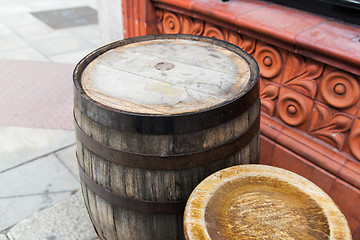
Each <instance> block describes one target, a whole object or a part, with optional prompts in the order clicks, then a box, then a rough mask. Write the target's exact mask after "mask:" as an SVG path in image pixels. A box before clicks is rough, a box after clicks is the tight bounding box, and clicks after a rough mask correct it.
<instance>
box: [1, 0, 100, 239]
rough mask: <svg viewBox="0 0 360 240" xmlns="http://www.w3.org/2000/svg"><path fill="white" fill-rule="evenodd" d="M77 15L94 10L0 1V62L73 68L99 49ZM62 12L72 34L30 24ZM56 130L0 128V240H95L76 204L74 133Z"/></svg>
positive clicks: (66, 3) (51, 1) (71, 4)
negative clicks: (43, 14) (39, 14)
mask: <svg viewBox="0 0 360 240" xmlns="http://www.w3.org/2000/svg"><path fill="white" fill-rule="evenodd" d="M78 7H85V8H89V7H90V8H92V9H95V10H96V0H32V1H28V0H11V1H8V0H0V60H2V61H3V60H4V61H6V60H9V61H11V60H19V61H24V60H26V61H32V62H34V63H36V62H53V63H68V64H72V65H75V64H76V63H77V62H78V61H79V60H80V59H81V58H82V57H84V56H85V55H86V54H88V53H89V52H91V51H93V50H94V49H96V48H98V47H99V46H100V36H99V29H98V24H96V23H94V22H90V21H89V22H86V21H87V20H86V19H85V20H84V19H81V18H80V17H81V16H76V11H75V10H71V8H74V9H75V8H78ZM62 9H70V10H67V11H65V12H66V14H70V15H71V14H73V15H72V16H71V18H72V19H71V20H72V21H74V20H75V21H77V23H78V24H76V27H75V26H74V27H73V26H72V25H71V24H70V26H69V25H67V27H63V28H61V27H59V28H56V27H51V26H50V25H47V24H46V23H45V22H44V21H42V20H41V19H39V18H37V17H35V16H34V15H36V14H34V13H36V12H48V11H50V10H55V11H57V10H59V11H60V10H62ZM74 13H75V16H74ZM66 14H65V15H66ZM54 15H56V14H54ZM58 15H59V14H58ZM60 15H61V14H60ZM50 17H52V16H51V14H50ZM78 17H79V18H78ZM88 17H89V16H88ZM88 19H92V21H94V18H93V16H91V18H90V17H89V18H88ZM58 21H66V19H65V20H61V19H60V20H58ZM74 25H75V24H74ZM58 26H66V24H65V25H62V24H59V25H58ZM4 61H3V62H2V63H4ZM19 71H21V69H19ZM69 81H71V79H69ZM0 83H1V79H0ZM6 87H7V88H11V86H6ZM7 88H6V89H7ZM6 89H5V90H2V91H6ZM20 90H21V89H20ZM20 90H19V91H20ZM22 91H26V89H23V90H22ZM71 95H72V93H71ZM16 97H19V96H16ZM9 101H11V99H9ZM24 101H26V99H24ZM21 107H22V106H21V105H20V106H18V108H19V111H21V110H22V109H21ZM40 107H41V106H40ZM0 110H2V109H1V106H0ZM5 114H6V111H5ZM33 114H36V112H34V113H33ZM70 125H71V123H70ZM61 126H62V124H59V127H58V128H57V127H54V128H35V127H31V124H27V125H26V127H24V126H18V125H17V126H15V125H11V124H8V125H3V126H0V189H1V190H2V191H1V192H0V216H1V217H0V240H33V239H34V240H35V239H45V240H67V239H69V240H71V239H74V240H75V239H76V240H82V239H84V240H87V239H89V240H93V239H96V234H95V232H94V230H93V227H92V225H91V222H90V220H89V217H88V215H87V212H86V208H85V206H84V203H83V199H82V196H81V190H80V184H79V175H78V169H77V163H76V160H75V145H74V144H75V136H74V131H73V130H64V129H62V127H61Z"/></svg>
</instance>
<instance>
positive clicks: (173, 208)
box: [78, 162, 186, 214]
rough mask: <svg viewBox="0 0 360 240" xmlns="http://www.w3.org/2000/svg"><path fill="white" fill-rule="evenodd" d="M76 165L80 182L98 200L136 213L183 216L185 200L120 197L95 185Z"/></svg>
mask: <svg viewBox="0 0 360 240" xmlns="http://www.w3.org/2000/svg"><path fill="white" fill-rule="evenodd" d="M78 165H79V172H80V177H81V180H82V181H83V183H85V185H86V186H87V188H88V189H89V190H90V191H92V192H94V193H95V194H97V195H98V196H99V197H100V198H102V199H104V200H105V201H108V202H109V203H111V204H113V205H116V206H118V207H120V208H124V209H128V210H132V211H136V212H143V213H149V214H183V212H184V209H185V205H186V200H183V201H167V202H155V201H147V200H142V199H137V198H130V197H124V196H120V195H119V194H116V193H113V192H111V191H109V190H107V189H106V188H104V187H102V186H100V185H99V184H97V183H96V182H95V181H94V180H92V179H91V178H89V176H87V175H86V173H85V171H84V170H83V169H82V167H81V166H80V164H79V162H78Z"/></svg>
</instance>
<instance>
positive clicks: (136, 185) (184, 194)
mask: <svg viewBox="0 0 360 240" xmlns="http://www.w3.org/2000/svg"><path fill="white" fill-rule="evenodd" d="M179 38H181V36H179ZM185 38H186V39H190V38H189V36H186V37H185ZM195 39H197V38H195ZM195 39H194V41H196V40H195ZM143 40H145V39H143ZM138 41H140V40H139V39H138ZM206 41H210V40H209V39H206ZM212 41H214V40H212V39H211V42H212ZM165 42H166V44H171V43H170V42H171V41H169V40H166V41H165ZM180 42H181V41H180ZM188 42H189V41H188ZM220 43H221V44H225V43H223V42H220ZM156 44H159V45H161V41H158V42H156ZM209 44H210V43H209V42H206V44H205V45H204V44H202V43H201V44H200V43H199V44H198V45H196V46H200V47H201V48H203V47H204V46H207V47H210V46H211V45H209ZM120 45H121V44H120ZM178 45H179V44H175V45H174V46H178ZM182 45H186V44H185V43H182ZM190 45H191V44H190ZM131 47H132V44H129V45H127V46H126V47H119V48H118V49H117V50H116V51H120V49H121V48H124V49H123V50H121V51H124V52H126V51H128V50H130V49H131ZM205 48H206V47H205ZM212 48H214V47H212ZM217 48H220V46H217ZM145 50H146V49H145ZM145 50H144V51H145ZM116 51H115V52H116ZM221 51H222V54H223V55H222V58H226V56H230V57H229V58H228V59H227V60H228V61H230V60H229V59H233V58H234V57H235V55H234V52H233V51H230V50H228V49H225V48H223V49H222V50H221ZM227 52H230V53H227ZM180 53H181V54H180V56H182V57H184V58H185V57H187V58H188V59H185V60H184V61H185V62H187V63H188V62H191V61H192V60H191V59H192V58H189V57H188V56H189V54H184V53H183V52H181V51H180ZM111 54H115V53H114V51H113V52H112V53H111ZM148 54H150V55H153V54H152V53H151V51H149V53H148ZM236 54H239V53H238V52H236ZM241 54H245V53H241ZM241 54H240V55H238V56H236V57H237V58H238V59H242V55H241ZM99 56H102V57H103V58H105V60H106V54H103V55H99ZM127 56H128V55H127ZM136 56H137V55H136ZM141 56H142V58H141V59H138V57H140V56H137V57H136V58H134V59H138V60H137V61H142V59H144V58H143V54H142V55H141ZM129 57H131V56H129ZM171 57H172V55H169V56H167V58H171ZM204 57H205V56H204ZM95 59H96V58H95ZM110 59H112V58H111V57H110ZM149 59H151V58H149ZM205 59H207V60H208V61H210V60H209V58H205ZM210 59H211V58H210ZM216 59H217V58H216ZM103 60H104V59H102V61H103ZM168 61H170V60H169V59H167V60H166V61H164V62H168ZM88 62H89V61H85V62H82V63H80V65H81V64H83V65H87V64H88ZM110 62H112V61H110ZM210 62H211V61H210ZM225 62H226V61H225ZM234 62H235V63H234ZM244 62H245V60H241V61H240V60H236V61H235V60H233V63H234V64H235V65H238V64H240V66H241V69H244V68H247V69H248V70H247V72H246V71H245V72H246V74H247V75H248V76H247V78H241V79H240V78H239V79H240V80H239V81H240V82H241V84H240V85H242V84H243V87H242V88H241V87H240V88H239V84H238V83H239V81H238V80H234V79H237V78H238V77H239V76H238V75H239V74H238V70H236V69H233V71H235V74H227V73H226V74H224V75H223V76H224V78H226V79H225V80H226V81H227V82H230V83H232V84H233V89H232V90H231V91H230V92H231V94H233V93H234V92H235V93H236V94H235V95H228V96H227V98H226V97H222V99H221V101H219V102H212V103H211V104H208V105H206V104H205V105H202V103H203V102H202V101H200V102H199V101H197V100H196V101H195V100H194V102H191V101H193V99H190V98H189V99H188V101H189V102H191V104H189V105H187V104H185V105H183V106H180V105H181V104H180V105H179V106H180V107H170V108H166V109H172V110H171V112H170V113H168V112H167V110H166V111H164V109H162V110H159V111H156V109H158V105H157V104H154V105H152V106H151V107H149V106H147V107H146V108H138V107H136V108H129V109H127V106H130V105H131V104H128V102H127V103H126V104H123V101H117V99H121V98H122V97H123V96H124V94H125V92H121V94H120V95H116V94H117V92H116V91H115V92H112V93H109V94H108V92H107V93H106V94H105V93H104V91H105V90H104V88H105V87H106V86H105V85H104V86H101V87H100V88H99V89H98V90H100V92H99V91H92V92H91V91H90V92H91V93H89V91H88V92H86V90H85V92H86V93H81V94H85V95H86V96H87V94H90V95H91V94H93V96H92V97H91V98H93V99H92V100H91V99H90V98H89V99H87V98H84V99H87V100H86V101H88V102H89V103H88V104H101V105H102V107H103V108H106V109H107V111H114V113H120V114H126V112H125V113H124V112H122V110H123V109H126V110H127V111H129V112H130V111H132V112H133V113H134V114H138V113H137V112H136V111H139V113H140V114H149V113H151V114H150V115H144V117H146V118H147V119H151V118H152V117H153V118H156V115H160V116H169V118H174V117H176V116H177V115H179V116H180V117H181V115H182V114H184V112H183V111H187V112H186V113H185V114H193V115H194V119H196V115H197V114H198V113H199V114H200V113H201V112H202V111H207V109H215V110H217V108H221V106H222V105H224V106H226V104H227V102H231V101H233V100H234V99H236V98H239V99H240V97H241V95H244V94H245V95H246V92H249V90H250V88H256V87H258V86H257V84H255V83H254V81H255V82H256V81H257V76H258V75H257V74H258V73H255V74H254V73H252V72H251V74H249V73H248V72H249V71H250V70H251V71H253V70H254V69H255V70H256V68H255V67H256V66H255V67H254V66H250V67H246V66H245V65H244ZM92 63H93V62H91V63H90V64H92ZM107 64H109V62H107ZM112 64H114V63H112ZM126 64H130V65H131V66H129V68H130V69H131V68H133V67H134V66H133V65H132V63H131V61H130V63H126V62H121V64H120V65H119V66H118V65H116V66H115V68H116V71H115V75H117V74H120V75H122V73H118V69H120V68H121V69H122V70H121V72H123V71H124V70H126V69H127V68H126V66H127V65H126ZM175 64H177V62H175ZM200 64H201V62H200ZM252 64H256V63H255V62H252ZM124 65H125V67H124ZM154 65H156V63H155V64H154ZM187 65H189V64H187ZM190 65H191V64H190ZM91 67H92V68H96V64H95V65H92V66H91ZM152 67H153V66H152ZM157 67H158V68H160V69H162V68H165V69H166V68H169V66H166V64H165V65H164V66H163V64H160V66H159V65H158V66H157ZM175 67H177V65H176V66H175ZM175 67H174V68H175ZM220 68H222V67H220ZM220 68H219V69H220ZM78 69H79V68H78ZM82 69H83V68H82ZM213 69H216V66H215V65H214V68H213ZM219 69H217V70H216V71H224V70H221V69H220V70H219ZM155 70H156V71H159V70H157V69H155ZM169 71H170V70H169ZM181 71H183V72H184V73H186V70H184V69H182V70H181ZM202 71H206V70H204V69H202V68H200V69H199V71H195V72H193V73H191V74H190V73H189V74H190V76H192V77H193V79H194V82H196V81H195V80H196V79H198V78H199V79H201V74H200V73H201V72H202ZM212 72H213V71H212ZM104 74H105V75H108V72H106V73H104ZM126 74H128V73H126ZM132 74H135V73H134V72H133V73H132ZM176 74H178V72H177V73H176ZM100 75H101V74H100ZM100 75H99V74H98V73H96V74H95V75H94V76H96V78H98V77H99V76H100ZM135 75H136V74H135ZM83 76H85V75H83V74H82V71H79V72H76V71H75V86H76V91H78V92H81V89H79V86H80V88H81V83H80V80H82V77H83ZM122 76H124V75H122ZM126 76H127V75H126ZM170 76H172V75H168V76H167V77H165V79H172V78H170ZM214 76H215V75H214ZM136 77H138V75H136ZM147 77H149V78H150V77H151V76H150V75H146V77H144V76H142V77H141V79H147ZM160 77H161V75H160ZM254 78H255V79H254ZM101 79H102V81H105V80H104V79H106V78H101ZM114 79H115V78H114ZM114 79H113V80H114ZM181 79H182V78H181V77H178V78H177V80H176V81H177V82H178V83H179V84H180V82H181V81H182V80H181ZM244 79H245V80H244ZM93 80H94V79H93ZM163 80H164V79H163ZM94 81H95V82H98V80H94ZM94 81H93V82H92V83H94ZM202 81H203V82H206V81H214V80H210V79H209V75H208V76H207V77H206V79H205V78H203V79H202ZM244 81H245V82H244ZM251 81H253V82H252V83H251V84H250V82H251ZM145 82H146V81H145ZM92 83H91V84H92ZM163 83H164V82H163V81H161V84H163ZM83 84H84V82H83ZM91 84H90V85H91ZM101 84H103V83H102V82H100V85H101ZM151 84H152V83H151ZM151 84H150V85H151ZM181 84H183V83H181ZM181 84H180V85H176V87H178V88H179V89H181V87H184V85H181ZM217 84H219V83H217ZM86 85H89V84H88V83H86ZM200 85H201V84H200ZM202 85H203V86H204V84H203V83H202ZM148 86H149V85H148ZM167 86H169V85H166V84H165V85H163V86H162V87H164V88H162V90H161V91H158V90H159V89H158V88H156V89H155V88H151V87H150V90H151V91H155V92H156V94H159V95H156V96H157V97H159V96H160V97H159V98H158V99H157V100H156V103H158V101H160V100H163V99H161V96H164V99H165V100H164V101H165V102H166V101H168V100H169V98H166V97H168V96H169V95H168V92H166V91H165V90H166V89H167ZM173 86H175V85H171V87H170V88H172V87H173ZM127 87H129V86H127ZM192 87H195V88H197V85H196V84H195V86H192ZM87 89H90V88H87ZM91 89H93V86H92V87H91ZM114 89H115V88H114ZM199 89H200V90H201V89H203V87H199ZM204 89H205V88H204ZM213 89H219V88H213ZM229 89H231V87H230V88H229ZM147 90H149V88H147ZM147 90H146V91H145V92H143V93H142V94H146V97H150V96H151V95H147V94H148V92H147ZM200 90H197V91H198V92H201V91H202V90H201V91H200ZM255 90H257V89H255ZM129 91H130V90H129ZM135 92H136V91H135ZM104 94H105V95H107V97H106V99H108V96H109V95H112V96H111V97H110V99H111V101H112V103H111V104H110V103H109V102H106V101H105V100H103V99H105V98H103V97H104V96H103V95H104ZM114 94H115V95H114ZM202 94H203V95H202V96H206V98H202V99H204V102H207V101H208V99H209V98H208V97H209V96H210V95H209V94H208V93H206V94H204V93H202ZM212 94H215V95H218V92H213V93H212ZM252 94H254V93H252ZM258 95H259V94H258V92H257V93H256V100H255V101H253V102H250V103H249V104H248V106H246V108H244V111H241V112H239V113H238V114H237V115H236V116H233V117H230V118H226V117H224V119H222V117H221V116H218V118H219V119H217V120H216V121H218V122H220V124H217V125H216V126H213V127H206V128H204V127H203V126H201V124H200V125H199V129H198V130H196V131H193V132H184V133H183V132H181V131H177V130H174V132H173V133H171V132H170V133H167V134H160V133H159V132H155V133H154V134H152V133H151V132H150V133H144V132H142V130H141V129H140V130H139V132H136V131H135V130H136V129H138V128H136V127H134V128H133V130H131V131H126V129H125V130H123V131H122V130H119V128H112V127H110V126H112V125H111V124H109V125H104V124H103V121H114V119H113V118H106V119H105V120H102V121H100V122H97V121H95V120H94V119H97V117H94V116H93V115H94V112H92V110H89V109H88V108H86V107H84V105H81V104H79V102H75V105H74V117H75V120H76V124H77V125H78V126H79V128H81V129H82V131H83V132H85V134H86V135H87V136H89V137H90V138H92V139H94V140H96V141H98V142H100V143H102V144H103V145H105V146H108V147H111V148H113V149H116V150H121V151H126V152H129V153H139V154H144V155H145V156H144V159H145V160H146V155H150V156H177V155H181V154H191V153H194V152H202V151H207V150H211V149H214V148H219V149H221V147H222V146H223V145H225V144H226V143H229V142H231V141H235V140H236V139H238V138H241V136H242V135H244V134H245V133H246V132H247V131H248V129H249V128H251V127H252V126H253V125H254V124H255V125H254V126H255V127H256V128H255V129H256V131H255V132H254V133H253V135H252V136H251V137H250V138H249V140H248V141H247V142H246V143H245V144H243V145H241V146H240V147H239V149H236V150H235V151H233V152H231V153H229V154H228V155H226V156H227V157H226V158H225V159H222V158H220V159H217V160H216V161H212V162H210V163H208V164H205V165H199V166H196V167H192V166H189V167H187V168H182V169H173V170H157V169H156V168H154V169H146V168H143V167H139V168H136V167H131V164H130V166H126V165H120V164H117V163H116V162H114V161H109V160H108V159H103V158H102V157H101V156H100V155H101V154H99V155H96V154H94V152H92V151H91V147H86V146H85V145H84V144H83V143H82V142H81V141H79V139H78V141H77V155H78V161H79V166H80V167H81V169H83V170H84V172H85V174H86V175H87V176H88V177H89V178H90V179H92V180H93V181H94V182H95V184H98V185H99V186H102V187H103V188H105V189H107V190H108V191H110V192H113V193H116V194H118V195H120V196H123V197H127V198H132V199H138V200H147V201H152V202H165V203H166V202H171V201H183V202H184V203H185V202H186V200H187V198H188V196H189V195H190V193H191V191H192V190H193V189H194V188H195V186H196V185H197V184H198V183H199V182H200V181H201V180H203V179H204V178H205V177H206V176H208V175H210V174H211V173H213V172H215V171H217V170H220V169H223V168H225V167H228V166H233V165H237V164H244V163H257V161H258V157H259V130H258V125H259V122H258V117H259V113H260V101H259V96H258ZM94 96H101V98H98V99H96V97H94ZM134 96H135V95H134ZM216 98H217V99H220V98H219V97H218V96H216ZM114 99H115V101H113V100H114ZM129 99H131V100H134V99H135V98H128V99H127V101H128V100H129ZM143 99H145V100H142V101H144V102H142V103H141V104H139V105H141V106H144V105H145V104H146V103H147V101H146V100H147V98H145V96H143ZM205 99H206V100H205ZM211 99H213V98H211ZM94 100H96V101H97V102H93V101H94ZM123 100H124V99H123ZM149 102H151V101H149ZM165 102H162V103H161V104H164V105H166V103H165ZM161 104H160V105H161ZM171 104H173V103H171V102H168V104H167V105H168V106H171ZM242 104H245V103H242ZM149 105H150V104H149ZM99 106H100V105H99ZM131 106H135V105H131ZM204 106H205V108H204ZM188 107H189V108H188ZM144 109H145V110H144ZM159 109H160V108H159ZM184 109H185V110H184ZM120 111H121V112H120ZM220 112H221V111H220ZM234 112H236V110H235V109H234ZM133 113H128V114H133ZM175 115H176V116H175ZM155 120H156V119H155ZM179 122H181V121H179ZM183 122H184V124H192V123H191V122H186V121H183ZM136 123H137V122H134V124H136ZM138 127H141V126H138ZM184 127H186V126H184ZM134 129H135V130H134ZM195 129H196V128H195ZM170 130H171V129H170ZM129 156H130V157H129V159H127V161H130V162H131V161H132V159H131V154H130V155H129ZM189 156H191V155H189ZM200 160H202V159H196V158H194V159H193V161H194V162H195V161H200ZM174 161H176V159H175V160H174ZM174 164H176V163H175V162H174ZM195 165H196V164H195ZM160 169H161V168H160ZM82 189H83V195H84V200H85V204H86V207H87V208H88V212H89V215H90V218H91V220H92V222H93V224H94V227H95V229H96V231H97V233H98V234H99V236H100V237H101V238H102V239H183V238H184V235H183V213H182V212H179V213H177V214H149V213H144V212H140V211H134V210H129V209H125V208H121V207H119V206H118V205H116V204H112V203H110V202H108V201H105V200H104V199H102V198H101V196H99V195H98V194H97V193H94V192H92V191H91V190H89V188H88V186H87V185H86V184H84V183H82Z"/></svg>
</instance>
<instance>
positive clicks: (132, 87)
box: [82, 39, 250, 115]
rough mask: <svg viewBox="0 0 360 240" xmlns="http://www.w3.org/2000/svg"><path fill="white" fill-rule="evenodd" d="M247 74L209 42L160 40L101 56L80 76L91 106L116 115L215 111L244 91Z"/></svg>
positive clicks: (243, 63) (237, 60) (240, 60)
mask: <svg viewBox="0 0 360 240" xmlns="http://www.w3.org/2000/svg"><path fill="white" fill-rule="evenodd" d="M249 77H250V68H249V66H248V64H247V63H246V61H245V60H244V59H243V58H242V57H241V56H240V55H238V54H236V53H235V52H233V51H230V50H228V49H226V48H224V47H220V46H217V45H214V44H211V43H207V42H200V41H191V40H184V39H174V40H169V39H159V40H150V41H144V42H138V43H133V44H129V45H125V46H121V47H118V48H115V49H112V50H109V51H107V52H105V53H104V54H102V55H100V56H99V57H97V58H96V59H95V60H93V61H92V62H91V63H90V64H89V65H88V66H87V67H86V69H85V70H84V72H83V75H82V87H83V89H84V91H85V93H86V94H87V95H88V96H89V97H90V98H92V99H93V100H95V101H97V102H99V103H101V104H103V105H105V106H108V107H111V108H114V109H118V110H124V111H128V112H136V113H145V114H158V115H169V114H180V113H184V112H185V113H186V112H194V111H199V110H203V109H207V108H211V107H214V106H216V105H219V104H222V103H224V102H226V101H229V100H232V99H234V98H236V97H238V96H239V95H240V94H241V93H243V92H244V91H245V90H246V87H247V84H248V81H249Z"/></svg>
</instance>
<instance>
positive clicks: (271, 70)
mask: <svg viewBox="0 0 360 240" xmlns="http://www.w3.org/2000/svg"><path fill="white" fill-rule="evenodd" d="M254 57H255V59H256V60H257V62H258V64H259V67H260V74H261V76H262V77H265V78H274V77H276V76H277V75H279V73H280V72H281V70H282V68H283V62H284V61H283V58H282V56H281V53H280V52H279V51H278V50H277V49H276V48H275V47H273V46H270V45H264V46H261V47H258V48H257V49H256V50H255V54H254Z"/></svg>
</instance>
